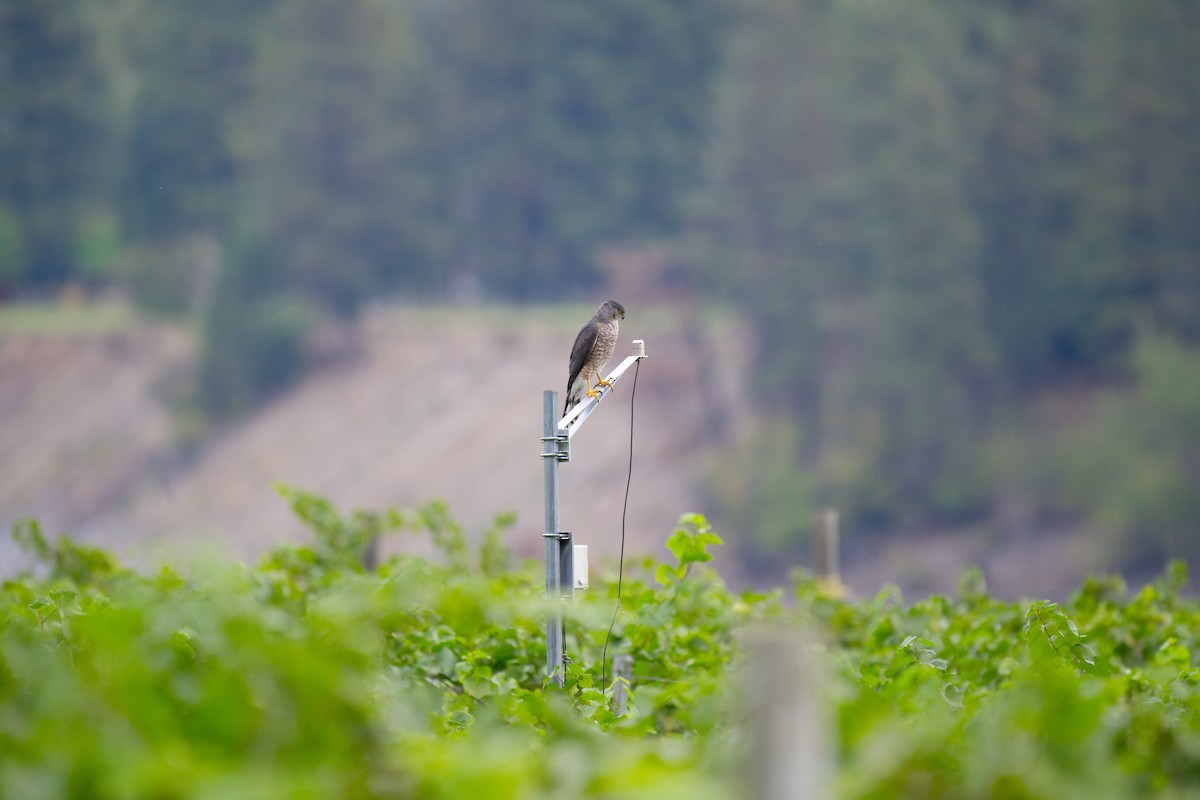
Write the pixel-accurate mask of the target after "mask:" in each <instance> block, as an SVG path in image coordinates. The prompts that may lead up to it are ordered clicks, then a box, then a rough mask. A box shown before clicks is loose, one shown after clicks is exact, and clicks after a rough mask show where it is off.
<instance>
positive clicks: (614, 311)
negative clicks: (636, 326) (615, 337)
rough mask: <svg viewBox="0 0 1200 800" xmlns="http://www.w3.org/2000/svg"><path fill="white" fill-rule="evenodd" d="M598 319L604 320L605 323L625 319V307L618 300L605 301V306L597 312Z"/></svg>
mask: <svg viewBox="0 0 1200 800" xmlns="http://www.w3.org/2000/svg"><path fill="white" fill-rule="evenodd" d="M596 318H597V319H602V320H604V321H605V322H612V321H613V320H615V319H625V306H623V305H621V304H620V303H618V302H617V301H616V300H605V301H604V304H603V305H602V306H600V308H599V309H598V310H597V311H596Z"/></svg>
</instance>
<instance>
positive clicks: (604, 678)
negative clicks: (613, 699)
mask: <svg viewBox="0 0 1200 800" xmlns="http://www.w3.org/2000/svg"><path fill="white" fill-rule="evenodd" d="M641 369H642V360H641V359H640V358H639V359H638V361H637V363H636V364H635V365H634V369H633V391H631V392H630V393H629V474H628V475H627V477H626V478H625V502H624V504H623V505H622V506H621V555H620V556H619V557H618V559H617V605H616V607H615V608H613V616H612V622H610V623H609V624H608V633H607V634H606V635H605V637H604V650H603V651H602V652H601V654H600V690H601V691H604V690H605V687H607V686H608V642H609V640H610V639H612V632H613V628H614V627H616V624H617V615H618V614H620V613H621V582H622V579H623V578H624V574H625V515H626V513H627V512H628V511H629V486H630V484H631V483H633V409H634V405H633V399H634V398H635V397H637V379H638V372H640V371H641Z"/></svg>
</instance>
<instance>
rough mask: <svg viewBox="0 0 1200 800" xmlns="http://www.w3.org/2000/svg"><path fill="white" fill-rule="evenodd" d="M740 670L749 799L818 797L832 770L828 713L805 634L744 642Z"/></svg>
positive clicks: (825, 789) (817, 799) (764, 636)
mask: <svg viewBox="0 0 1200 800" xmlns="http://www.w3.org/2000/svg"><path fill="white" fill-rule="evenodd" d="M749 644H750V646H749V649H748V659H747V669H746V674H745V675H744V680H745V685H744V690H743V692H744V696H745V699H746V705H747V707H746V712H747V733H748V741H747V744H748V746H749V748H748V751H747V754H748V757H747V760H746V764H745V768H746V780H747V784H748V786H747V788H748V791H747V793H746V796H747V797H749V798H752V800H824V798H828V797H831V796H832V795H831V793H830V790H831V788H832V781H831V776H832V774H833V756H832V752H833V751H832V746H831V744H830V741H831V738H832V737H831V735H830V729H829V726H830V719H831V717H830V716H829V715H828V714H827V713H826V710H825V708H824V706H823V705H822V701H821V697H820V692H819V684H820V670H819V669H818V663H817V660H816V658H815V657H814V655H813V654H812V652H811V640H810V639H809V638H808V637H807V636H804V635H801V634H798V633H795V632H790V631H789V632H780V633H777V634H761V635H759V636H757V637H754V638H753V639H752V640H751V642H750V643H749Z"/></svg>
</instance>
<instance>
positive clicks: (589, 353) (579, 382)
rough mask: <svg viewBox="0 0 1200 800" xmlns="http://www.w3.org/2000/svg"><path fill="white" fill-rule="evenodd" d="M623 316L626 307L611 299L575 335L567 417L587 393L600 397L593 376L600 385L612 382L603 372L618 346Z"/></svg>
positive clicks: (565, 407)
mask: <svg viewBox="0 0 1200 800" xmlns="http://www.w3.org/2000/svg"><path fill="white" fill-rule="evenodd" d="M622 319H625V306H623V305H621V304H620V303H618V302H617V301H616V300H607V301H605V302H604V303H603V304H601V306H600V308H598V309H596V313H595V314H594V315H593V316H592V318H591V319H590V320H588V323H587V324H586V325H584V326H583V328H582V329H581V330H580V331H579V334H578V335H577V336H576V337H575V345H574V346H573V347H572V348H571V365H570V376H569V377H568V378H567V402H566V404H565V405H564V406H563V416H566V415H567V412H569V411H570V410H571V408H572V407H573V406H575V405H576V404H577V403H579V402H581V401H582V400H583V396H584V395H585V394H586V395H588V396H590V397H599V396H600V395H599V393H598V392H597V391H596V390H595V389H594V388H592V379H593V378H595V384H596V386H608V385H610V384H609V383H608V381H606V380H604V378H603V377H602V376H601V375H600V370H602V369H604V365H605V364H607V363H608V359H609V358H610V357H611V356H612V353H613V348H614V347H616V344H617V332H618V330H619V325H620V323H619V322H618V320H622Z"/></svg>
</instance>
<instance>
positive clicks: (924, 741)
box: [0, 487, 1200, 800]
mask: <svg viewBox="0 0 1200 800" xmlns="http://www.w3.org/2000/svg"><path fill="white" fill-rule="evenodd" d="M280 491H281V493H282V494H283V496H284V497H285V498H286V499H287V501H288V502H289V503H290V504H291V506H292V508H293V509H294V510H295V512H296V513H297V515H298V516H299V517H300V518H301V519H302V520H303V521H304V522H305V523H306V524H307V525H308V526H309V528H310V529H311V532H312V536H313V541H312V543H311V544H308V545H301V544H290V545H284V546H281V547H279V548H277V549H276V550H274V551H273V552H271V553H269V554H268V555H267V556H265V557H264V558H263V559H262V561H261V562H260V563H259V564H258V566H256V567H246V566H229V565H207V566H205V565H193V566H192V567H191V568H190V569H189V570H188V572H187V573H180V572H178V571H176V570H173V569H170V568H162V569H161V570H159V571H158V572H156V573H148V574H142V573H138V572H135V571H133V570H131V569H129V568H127V567H125V566H123V565H121V564H120V563H118V562H117V561H116V560H115V559H114V558H113V557H112V556H111V555H108V554H107V553H104V552H103V551H99V550H96V549H93V548H90V547H86V546H83V545H79V544H75V543H72V542H71V541H69V540H67V539H64V538H60V539H58V540H57V541H51V540H50V539H49V538H47V537H46V536H45V534H44V533H43V532H42V530H41V529H40V527H39V526H38V525H37V524H36V523H34V522H27V523H22V524H20V525H18V526H17V527H16V528H15V529H14V536H15V539H16V541H17V542H18V543H19V544H20V545H21V546H22V548H23V549H24V550H25V551H26V553H28V554H29V556H31V557H32V558H33V559H34V561H35V564H34V567H33V569H32V570H31V571H30V572H26V573H24V574H21V575H19V576H16V577H14V578H10V579H8V580H6V581H5V582H4V584H3V588H2V590H0V792H3V794H4V796H6V797H10V796H11V797H21V798H28V799H29V800H37V799H38V798H85V797H86V798H110V797H111V798H118V797H119V798H142V797H145V798H151V797H153V798H204V797H295V798H307V797H313V798H317V797H322V798H323V797H335V796H336V797H422V798H426V797H434V798H458V797H464V796H471V797H480V798H485V799H486V798H497V799H499V798H524V797H535V796H536V797H545V796H550V797H645V796H648V795H653V796H656V797H679V798H685V797H686V798H733V797H740V796H745V791H746V785H745V784H743V783H742V782H741V781H742V776H743V774H744V773H743V772H742V769H743V768H744V767H743V765H744V763H745V762H744V758H745V755H746V748H747V747H748V746H750V743H749V742H748V741H747V739H746V736H747V728H746V725H747V719H746V716H745V709H744V708H742V707H741V706H740V701H739V699H738V698H739V697H740V696H741V692H740V690H739V686H740V685H741V681H742V680H743V679H744V676H743V675H742V674H741V673H740V665H741V664H742V662H743V657H744V655H745V647H746V642H747V641H752V640H753V637H749V638H747V636H746V634H748V633H750V632H752V631H755V630H757V631H758V634H757V635H758V636H761V635H762V629H763V627H764V626H771V627H773V628H774V629H776V630H787V629H789V628H792V627H801V628H803V629H804V630H805V631H807V632H808V634H809V635H810V636H812V637H815V639H814V641H815V644H813V645H811V646H810V657H812V658H814V659H817V660H818V661H819V662H820V663H822V664H823V668H822V669H821V670H819V673H820V674H821V675H822V676H823V677H822V679H821V680H822V683H821V685H820V687H819V695H820V696H821V697H822V702H824V703H825V704H827V705H828V706H829V708H830V710H831V711H832V712H833V713H832V714H831V715H830V718H831V719H832V720H834V721H835V725H834V726H833V727H831V729H830V730H829V731H828V732H827V734H828V736H829V738H830V745H831V753H832V755H833V758H834V759H835V765H834V767H835V768H834V776H835V789H836V792H835V794H836V796H838V797H845V798H882V797H888V798H929V797H946V798H950V797H954V798H992V797H1024V798H1046V799H1047V800H1049V799H1050V798H1054V800H1059V799H1060V798H1074V797H1079V798H1084V797H1088V798H1141V797H1147V798H1149V797H1168V796H1169V797H1188V796H1192V795H1193V794H1194V793H1196V792H1197V791H1198V790H1200V757H1198V756H1197V751H1196V748H1195V742H1196V741H1197V740H1198V737H1200V722H1198V720H1200V713H1198V712H1200V666H1198V661H1197V656H1196V654H1197V653H1198V652H1200V638H1198V637H1200V634H1198V633H1197V631H1200V606H1198V605H1197V603H1196V602H1195V601H1194V600H1190V599H1186V598H1185V597H1184V596H1183V594H1182V591H1183V589H1184V586H1185V583H1186V573H1185V570H1184V568H1183V566H1182V564H1181V563H1176V564H1174V565H1173V566H1172V567H1171V568H1170V569H1169V570H1168V571H1167V573H1166V574H1165V575H1164V576H1163V577H1162V578H1161V579H1160V580H1159V581H1157V582H1156V583H1154V584H1152V585H1149V586H1146V587H1145V588H1143V589H1141V590H1140V591H1138V592H1136V593H1134V594H1132V595H1131V594H1130V593H1129V592H1128V591H1127V590H1126V588H1125V586H1124V584H1123V583H1122V582H1121V581H1120V580H1119V579H1103V580H1089V581H1088V582H1087V583H1086V584H1085V585H1084V586H1083V587H1082V588H1081V589H1080V590H1079V591H1078V592H1076V593H1075V594H1074V595H1073V596H1072V597H1071V598H1070V600H1069V601H1068V602H1066V603H1063V604H1056V603H1052V602H1048V601H1034V602H1031V601H1028V600H1026V601H1021V602H1007V601H1001V600H998V599H996V598H993V597H991V596H990V595H989V594H988V593H987V589H986V586H985V585H984V584H983V581H982V578H981V576H980V573H978V572H969V573H967V574H965V575H964V576H963V581H962V584H961V588H960V590H959V595H958V597H957V598H949V597H944V596H934V597H930V598H928V599H927V600H924V601H922V602H919V603H913V604H905V603H903V602H902V601H901V599H900V598H899V596H898V594H897V593H896V592H895V591H894V590H886V591H884V592H881V593H880V594H879V595H878V596H876V597H874V598H866V599H861V600H847V599H843V598H840V597H835V596H832V595H830V594H828V593H827V591H826V590H825V588H823V584H821V583H820V582H818V581H814V580H812V579H811V578H809V577H806V576H803V575H799V576H797V577H796V579H795V582H794V584H793V590H792V593H791V596H790V597H789V598H787V602H784V600H785V598H784V593H783V592H782V591H776V592H771V593H766V594H756V593H741V594H738V593H734V592H732V591H730V590H729V589H728V588H727V587H726V586H725V584H724V583H723V582H722V581H721V580H720V578H719V577H718V576H717V575H716V573H715V572H713V571H712V570H711V568H709V567H708V566H707V565H706V562H708V561H709V560H710V559H711V549H712V548H713V547H714V546H718V545H719V544H720V543H721V539H720V537H719V536H717V535H716V534H715V533H714V532H713V531H712V530H711V529H710V528H709V527H708V524H707V522H706V521H705V520H704V519H703V518H702V517H699V516H697V515H685V516H684V517H683V518H682V519H681V520H680V524H679V526H678V528H677V529H676V530H674V531H673V532H672V533H671V535H670V536H669V538H668V540H667V546H668V549H669V550H670V552H671V558H669V559H668V560H667V561H665V562H663V563H659V564H654V563H652V562H645V563H643V564H641V565H639V566H638V567H637V569H636V570H635V573H634V574H631V575H627V576H626V578H625V587H624V592H623V596H622V603H621V612H620V614H619V615H618V618H617V624H616V626H615V627H614V629H613V640H612V642H611V644H610V653H611V652H612V651H614V650H615V651H616V652H620V653H627V654H630V655H632V656H633V659H634V676H633V680H632V687H631V695H630V703H629V708H628V711H627V713H625V714H624V715H617V714H615V713H614V712H613V711H612V710H611V708H610V698H611V691H612V686H611V685H610V686H601V685H598V683H597V681H598V680H599V674H600V672H601V665H600V664H599V663H598V659H599V658H600V656H601V652H602V648H603V645H604V639H605V634H606V631H607V625H608V621H609V619H610V618H611V613H612V604H613V602H614V601H615V580H613V578H614V577H615V576H613V575H611V574H608V572H607V570H605V571H604V576H603V580H599V581H595V582H594V585H593V589H592V590H590V591H588V592H581V593H577V594H576V602H575V603H573V604H571V605H569V606H564V610H565V611H566V612H567V617H568V625H567V638H566V649H567V652H568V654H569V655H570V658H571V662H570V664H569V665H568V670H567V680H566V686H565V687H563V688H559V687H557V686H555V685H554V684H550V685H545V684H544V682H543V677H542V672H543V668H544V659H545V652H544V643H543V629H542V626H543V623H544V614H545V610H546V605H545V600H543V599H542V597H541V595H542V593H543V585H542V581H541V576H540V575H539V574H538V565H534V564H524V565H521V566H520V567H518V568H516V569H507V568H502V567H499V566H498V564H499V561H497V559H496V552H495V547H496V542H497V537H496V536H495V535H490V536H486V537H484V544H483V545H481V546H478V547H477V546H475V545H471V544H469V543H468V538H467V537H466V536H465V535H464V532H463V531H462V530H461V529H460V528H459V527H458V526H457V524H456V523H454V521H453V519H452V518H451V516H450V514H449V512H448V510H447V509H446V508H445V507H444V506H443V505H441V504H438V503H433V504H431V505H429V506H426V507H424V508H418V509H404V510H399V509H390V510H387V511H384V512H380V513H369V512H361V511H360V512H353V513H351V514H348V515H346V514H342V513H341V512H339V511H338V510H337V509H336V508H334V507H333V506H332V505H331V504H330V503H329V502H328V501H326V500H325V499H323V498H321V497H319V496H316V495H313V494H311V493H308V492H304V491H300V490H297V489H293V488H288V487H281V489H280ZM511 523H512V519H511V517H500V518H497V522H496V526H495V527H494V529H493V534H495V533H496V532H502V531H503V530H504V529H505V528H506V527H507V526H509V525H511ZM380 535H383V536H428V537H429V540H430V542H431V543H433V544H434V545H435V547H436V550H437V551H438V556H437V557H435V558H424V557H417V556H409V555H399V556H393V557H391V558H389V559H387V560H386V561H384V562H383V563H382V564H380V565H379V567H378V569H377V570H373V571H372V570H367V569H364V568H363V566H362V561H361V559H362V554H363V548H364V547H365V546H366V543H367V542H368V541H369V540H370V539H372V538H374V537H376V536H380ZM489 549H490V550H491V555H487V552H488V551H489ZM651 576H653V578H652V577H651Z"/></svg>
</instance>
